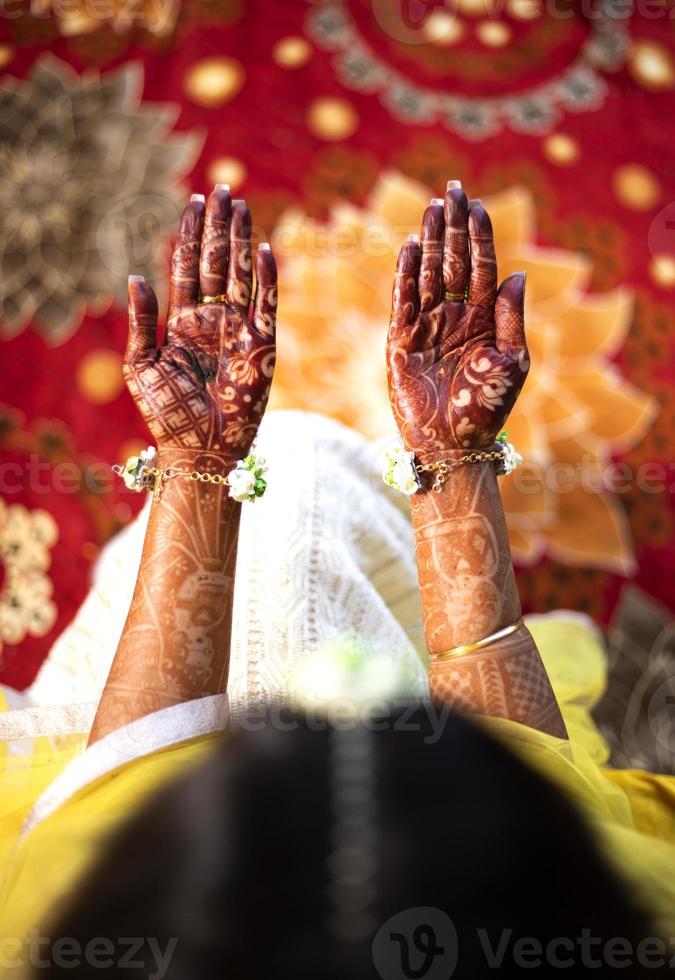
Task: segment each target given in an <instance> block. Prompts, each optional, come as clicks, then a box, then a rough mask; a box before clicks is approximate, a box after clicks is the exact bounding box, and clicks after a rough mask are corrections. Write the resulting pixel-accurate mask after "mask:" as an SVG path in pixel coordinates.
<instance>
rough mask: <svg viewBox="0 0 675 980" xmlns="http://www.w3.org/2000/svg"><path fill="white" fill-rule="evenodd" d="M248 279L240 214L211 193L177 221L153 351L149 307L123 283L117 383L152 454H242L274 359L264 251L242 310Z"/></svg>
mask: <svg viewBox="0 0 675 980" xmlns="http://www.w3.org/2000/svg"><path fill="white" fill-rule="evenodd" d="M252 279H253V269H252V259H251V216H250V213H249V211H248V209H247V208H246V205H245V203H244V202H243V201H237V202H234V204H233V202H232V201H231V199H230V194H229V191H228V190H226V189H225V188H222V187H216V189H215V190H214V191H213V192H212V193H211V195H210V197H209V200H208V203H207V204H205V203H204V201H203V200H202V199H196V200H193V201H191V202H190V204H189V205H188V206H187V207H186V209H185V211H184V212H183V216H182V219H181V224H180V229H179V233H178V238H177V241H176V246H175V249H174V253H173V259H172V266H171V280H170V288H169V312H168V317H167V329H166V336H165V338H164V343H163V344H162V345H161V346H159V347H158V346H157V322H158V310H157V298H156V296H155V294H154V292H153V290H152V288H151V287H150V286H149V285H148V284H146V283H145V281H144V280H139V279H136V278H133V277H132V279H131V280H130V283H129V341H128V345H127V351H126V355H125V364H124V374H125V379H126V382H127V386H128V388H129V390H130V391H131V394H132V395H133V397H134V400H135V401H136V404H137V405H138V407H139V409H140V411H141V413H142V415H143V417H144V419H145V421H146V423H147V425H148V428H149V429H150V431H151V432H152V435H153V436H154V438H155V440H156V441H157V444H158V446H159V448H160V449H169V448H171V449H185V450H195V451H198V450H211V451H213V452H219V453H223V454H226V455H232V456H239V457H241V456H245V455H246V452H247V451H248V449H249V448H250V446H251V443H252V442H253V439H254V438H255V435H256V432H257V430H258V426H259V424H260V420H261V419H262V416H263V413H264V411H265V406H266V404H267V399H268V396H269V391H270V386H271V383H272V375H273V373H274V364H275V356H276V347H275V324H276V309H277V270H276V263H275V261H274V257H273V255H272V253H271V252H270V251H269V250H268V249H262V250H260V251H259V252H258V254H257V261H256V280H257V285H256V292H255V298H254V301H253V309H252V310H251V296H252V285H253V283H252ZM204 296H208V297H213V296H215V297H219V301H217V302H208V303H204V302H202V301H201V297H204ZM221 297H222V298H221Z"/></svg>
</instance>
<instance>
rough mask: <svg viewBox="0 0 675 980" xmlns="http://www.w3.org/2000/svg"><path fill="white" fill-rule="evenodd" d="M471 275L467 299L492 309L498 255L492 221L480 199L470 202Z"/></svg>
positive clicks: (495, 290)
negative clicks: (496, 253)
mask: <svg viewBox="0 0 675 980" xmlns="http://www.w3.org/2000/svg"><path fill="white" fill-rule="evenodd" d="M469 204H470V207H469V248H470V251H471V275H470V277H469V303H472V304H473V305H474V306H482V307H484V308H485V309H492V308H493V306H494V302H495V297H496V295H497V258H496V255H495V243H494V236H493V234H492V222H491V221H490V215H489V214H488V213H487V211H486V210H485V208H484V207H483V204H482V202H481V201H480V200H478V199H476V200H473V201H470V202H469Z"/></svg>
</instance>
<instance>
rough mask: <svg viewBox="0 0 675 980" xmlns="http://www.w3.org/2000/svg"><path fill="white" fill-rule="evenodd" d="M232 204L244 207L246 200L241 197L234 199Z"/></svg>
mask: <svg viewBox="0 0 675 980" xmlns="http://www.w3.org/2000/svg"><path fill="white" fill-rule="evenodd" d="M232 203H233V204H244V205H245V204H246V200H245V198H243V197H235V199H234V200H233V201H232Z"/></svg>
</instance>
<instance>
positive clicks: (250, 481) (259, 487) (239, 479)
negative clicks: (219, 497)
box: [227, 455, 267, 504]
mask: <svg viewBox="0 0 675 980" xmlns="http://www.w3.org/2000/svg"><path fill="white" fill-rule="evenodd" d="M266 472H267V463H266V462H265V460H264V459H256V457H255V456H252V455H250V456H246V457H245V459H241V460H239V462H238V463H237V465H236V466H235V468H234V469H233V470H232V471H231V472H230V473H229V475H228V477H227V483H228V486H229V488H230V497H232V499H233V500H236V501H237V502H238V503H240V504H243V503H246V502H248V501H251V502H252V501H254V500H255V499H256V497H262V495H263V494H264V492H265V490H266V489H267V480H266V479H265V473H266Z"/></svg>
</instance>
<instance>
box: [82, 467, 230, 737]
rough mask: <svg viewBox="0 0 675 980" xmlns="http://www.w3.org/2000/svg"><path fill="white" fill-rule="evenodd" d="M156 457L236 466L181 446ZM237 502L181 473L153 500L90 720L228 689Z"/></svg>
mask: <svg viewBox="0 0 675 980" xmlns="http://www.w3.org/2000/svg"><path fill="white" fill-rule="evenodd" d="M161 462H162V465H164V466H173V467H180V468H185V469H194V468H197V469H199V470H203V471H206V472H214V473H225V472H227V470H228V469H229V468H230V467H231V466H232V465H233V461H229V462H228V461H227V460H224V459H223V458H222V457H220V456H217V455H216V454H212V453H203V452H200V453H198V454H194V453H190V452H186V451H175V452H170V453H163V454H162V458H161ZM240 507H241V505H240V504H237V503H235V502H234V501H232V500H231V499H229V497H228V493H227V487H225V486H222V485H220V486H219V485H214V484H203V483H199V484H194V483H187V482H183V481H178V480H176V481H171V482H170V483H169V484H167V485H166V487H165V488H164V490H163V493H162V497H161V500H160V501H159V502H155V503H154V504H153V508H152V512H151V515H150V521H149V525H148V531H147V537H146V544H145V548H144V551H143V558H142V561H141V569H140V572H139V577H138V582H137V587H136V591H135V593H134V598H133V600H132V604H131V607H130V610H129V615H128V618H127V622H126V625H125V629H124V634H123V637H122V640H121V642H120V646H119V648H118V651H117V655H116V657H115V661H114V664H113V668H112V670H111V673H110V676H109V678H108V682H107V684H106V689H105V693H104V697H103V699H102V701H101V705H100V708H99V713H98V715H97V720H96V726H95V728H97V729H102V728H107V729H110V728H115V727H118V726H119V725H121V724H126V723H128V722H129V721H130V720H133V718H135V717H138V716H140V715H142V714H145V713H147V712H148V711H155V710H158V709H159V708H162V707H167V706H169V705H171V704H176V703H179V702H181V701H185V700H191V699H193V698H197V697H202V696H204V695H207V694H216V693H220V692H222V691H224V690H225V689H226V685H227V673H228V667H229V648H230V632H231V626H232V596H233V593H234V573H235V565H236V550H237V530H238V524H239V517H240V513H241V510H240Z"/></svg>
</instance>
